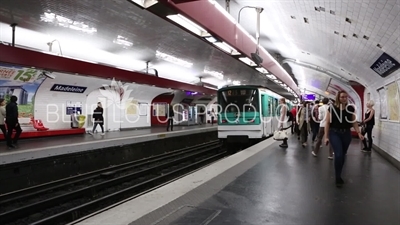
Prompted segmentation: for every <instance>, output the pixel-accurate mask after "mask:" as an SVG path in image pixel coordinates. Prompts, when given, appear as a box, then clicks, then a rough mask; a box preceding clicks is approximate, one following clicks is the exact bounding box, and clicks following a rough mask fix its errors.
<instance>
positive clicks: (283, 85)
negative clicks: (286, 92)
mask: <svg viewBox="0 0 400 225" xmlns="http://www.w3.org/2000/svg"><path fill="white" fill-rule="evenodd" d="M279 85H281V86H282V87H287V85H286V84H284V83H282V84H279Z"/></svg>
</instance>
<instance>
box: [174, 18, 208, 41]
mask: <svg viewBox="0 0 400 225" xmlns="http://www.w3.org/2000/svg"><path fill="white" fill-rule="evenodd" d="M167 18H168V19H170V20H172V21H174V22H175V23H177V24H179V25H181V26H182V27H184V28H186V29H188V30H190V31H191V32H193V33H195V34H197V35H198V36H201V37H206V36H210V34H209V33H208V32H207V31H206V30H205V29H204V28H202V27H201V26H199V25H197V24H196V23H194V22H192V21H191V20H189V19H188V18H186V17H184V16H182V15H181V14H177V15H170V16H167Z"/></svg>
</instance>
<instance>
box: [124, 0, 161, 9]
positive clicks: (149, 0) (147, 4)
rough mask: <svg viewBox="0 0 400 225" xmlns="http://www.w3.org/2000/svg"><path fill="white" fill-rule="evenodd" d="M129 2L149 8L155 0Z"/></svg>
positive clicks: (155, 2) (133, 0)
mask: <svg viewBox="0 0 400 225" xmlns="http://www.w3.org/2000/svg"><path fill="white" fill-rule="evenodd" d="M130 1H131V2H133V3H135V4H137V5H140V6H141V7H143V8H149V7H150V6H152V5H154V4H157V3H158V1H157V0H130Z"/></svg>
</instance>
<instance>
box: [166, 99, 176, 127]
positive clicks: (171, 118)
mask: <svg viewBox="0 0 400 225" xmlns="http://www.w3.org/2000/svg"><path fill="white" fill-rule="evenodd" d="M174 116H175V113H174V108H173V106H172V105H169V107H168V114H167V119H168V121H167V131H169V127H171V131H173V129H174Z"/></svg>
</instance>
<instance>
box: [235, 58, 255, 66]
mask: <svg viewBox="0 0 400 225" xmlns="http://www.w3.org/2000/svg"><path fill="white" fill-rule="evenodd" d="M239 60H240V61H242V62H244V63H246V64H247V65H249V66H257V64H256V63H255V62H253V61H252V60H251V59H249V58H247V57H241V58H239Z"/></svg>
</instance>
